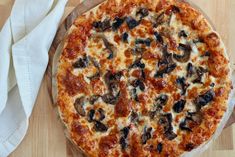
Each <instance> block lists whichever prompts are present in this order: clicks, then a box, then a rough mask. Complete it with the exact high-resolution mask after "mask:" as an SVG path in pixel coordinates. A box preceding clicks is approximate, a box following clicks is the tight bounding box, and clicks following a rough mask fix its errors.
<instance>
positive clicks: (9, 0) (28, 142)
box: [0, 0, 235, 157]
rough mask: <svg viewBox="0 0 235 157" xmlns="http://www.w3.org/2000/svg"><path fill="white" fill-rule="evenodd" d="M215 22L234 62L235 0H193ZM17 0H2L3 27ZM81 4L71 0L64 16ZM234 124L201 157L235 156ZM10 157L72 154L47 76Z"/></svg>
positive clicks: (58, 156) (0, 3) (66, 156)
mask: <svg viewBox="0 0 235 157" xmlns="http://www.w3.org/2000/svg"><path fill="white" fill-rule="evenodd" d="M191 1H193V2H194V3H196V4H197V5H198V6H199V7H200V8H201V9H202V10H203V11H204V12H205V13H206V14H207V15H208V16H209V17H210V18H211V20H212V22H213V23H214V24H215V27H216V29H217V31H218V32H219V33H220V35H221V36H222V38H223V40H224V42H225V45H226V47H227V51H228V53H229V56H230V59H231V62H232V63H235V52H233V51H235V44H234V42H235V20H234V17H235V0H191ZM13 3H14V0H0V28H1V27H2V25H3V23H4V21H5V20H6V18H7V17H8V16H9V14H10V10H11V7H12V5H13ZM78 3H79V0H69V2H68V4H67V6H66V10H65V14H64V17H66V15H68V14H69V13H70V12H71V11H72V10H73V8H74V6H76V5H77V4H78ZM234 143H235V125H234V124H233V125H232V126H230V127H228V128H226V129H225V130H224V131H223V133H222V134H221V135H220V137H219V138H218V139H217V140H216V141H214V142H213V144H212V145H211V146H210V148H209V149H208V150H207V151H206V152H204V153H203V154H201V155H198V156H199V157H221V156H224V157H235V146H234ZM10 157H71V152H70V149H69V148H68V144H67V142H66V139H65V136H64V133H63V128H62V127H61V124H60V122H59V120H58V117H57V116H56V115H55V112H54V111H53V108H52V105H51V98H50V92H49V91H48V88H47V82H46V81H45V79H44V80H43V82H42V85H41V88H40V92H39V95H38V98H37V101H36V104H35V108H34V110H33V114H32V116H31V118H30V125H29V130H28V133H27V135H26V137H25V139H24V140H23V142H22V143H21V144H20V146H19V147H18V148H17V149H16V150H15V151H14V152H13V153H12V154H11V155H10Z"/></svg>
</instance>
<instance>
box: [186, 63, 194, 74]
mask: <svg viewBox="0 0 235 157" xmlns="http://www.w3.org/2000/svg"><path fill="white" fill-rule="evenodd" d="M193 73H194V68H193V64H192V63H188V65H187V77H192V75H193Z"/></svg>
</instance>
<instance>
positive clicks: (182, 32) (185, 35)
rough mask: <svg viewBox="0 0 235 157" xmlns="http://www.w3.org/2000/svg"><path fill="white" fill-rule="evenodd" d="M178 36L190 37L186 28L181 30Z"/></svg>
mask: <svg viewBox="0 0 235 157" xmlns="http://www.w3.org/2000/svg"><path fill="white" fill-rule="evenodd" d="M178 36H179V37H180V38H181V37H183V38H187V37H188V35H187V33H186V32H185V31H184V30H181V31H180V32H179V34H178Z"/></svg>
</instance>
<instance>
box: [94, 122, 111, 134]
mask: <svg viewBox="0 0 235 157" xmlns="http://www.w3.org/2000/svg"><path fill="white" fill-rule="evenodd" d="M94 129H95V131H97V132H106V131H107V130H108V127H107V126H106V125H105V124H103V123H101V122H100V121H94Z"/></svg>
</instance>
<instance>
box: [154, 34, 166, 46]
mask: <svg viewBox="0 0 235 157" xmlns="http://www.w3.org/2000/svg"><path fill="white" fill-rule="evenodd" d="M154 36H155V38H156V40H157V42H159V43H160V44H163V42H164V40H163V38H162V36H161V34H159V33H158V32H154Z"/></svg>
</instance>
